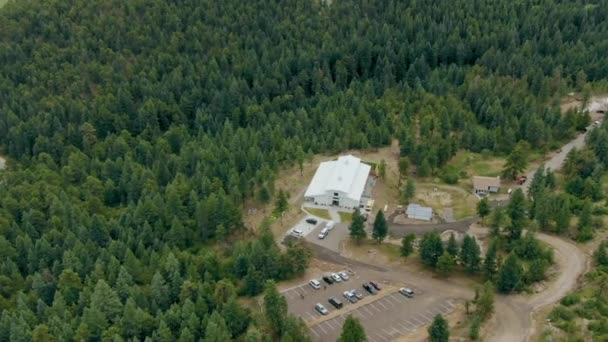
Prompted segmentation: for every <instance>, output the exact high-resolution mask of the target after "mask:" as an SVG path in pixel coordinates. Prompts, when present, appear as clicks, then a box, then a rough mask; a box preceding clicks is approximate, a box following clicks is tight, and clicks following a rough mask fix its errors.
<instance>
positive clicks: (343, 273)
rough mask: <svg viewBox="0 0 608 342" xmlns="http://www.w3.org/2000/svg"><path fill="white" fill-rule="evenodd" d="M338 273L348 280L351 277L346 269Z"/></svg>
mask: <svg viewBox="0 0 608 342" xmlns="http://www.w3.org/2000/svg"><path fill="white" fill-rule="evenodd" d="M338 275H339V276H340V278H342V280H345V281H346V280H348V279H350V277H349V276H348V273H346V272H344V271H342V272H339V273H338Z"/></svg>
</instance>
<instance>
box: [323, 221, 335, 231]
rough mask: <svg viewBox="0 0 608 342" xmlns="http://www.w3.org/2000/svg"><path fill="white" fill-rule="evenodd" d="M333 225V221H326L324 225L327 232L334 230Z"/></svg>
mask: <svg viewBox="0 0 608 342" xmlns="http://www.w3.org/2000/svg"><path fill="white" fill-rule="evenodd" d="M335 225H336V223H335V222H334V221H327V223H326V224H325V228H327V229H328V230H332V229H334V226H335Z"/></svg>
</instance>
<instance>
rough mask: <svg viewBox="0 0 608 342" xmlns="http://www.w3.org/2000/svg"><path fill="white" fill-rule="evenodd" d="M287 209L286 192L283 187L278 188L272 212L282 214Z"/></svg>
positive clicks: (277, 214)
mask: <svg viewBox="0 0 608 342" xmlns="http://www.w3.org/2000/svg"><path fill="white" fill-rule="evenodd" d="M287 209H289V202H288V201H287V194H286V193H285V191H283V189H279V194H278V195H277V200H276V202H275V204H274V214H275V215H276V216H281V217H282V215H283V213H284V212H286V211H287Z"/></svg>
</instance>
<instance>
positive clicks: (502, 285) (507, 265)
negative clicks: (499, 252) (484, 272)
mask: <svg viewBox="0 0 608 342" xmlns="http://www.w3.org/2000/svg"><path fill="white" fill-rule="evenodd" d="M523 276H524V269H523V267H522V266H521V264H520V262H519V260H517V257H516V256H515V254H513V253H511V254H509V256H508V257H507V258H506V259H505V262H504V263H503V264H502V266H501V267H500V271H499V272H498V277H497V280H496V288H497V289H498V291H500V292H502V293H510V292H514V291H519V290H520V289H521V287H522V281H523Z"/></svg>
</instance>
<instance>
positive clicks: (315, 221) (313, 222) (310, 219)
mask: <svg viewBox="0 0 608 342" xmlns="http://www.w3.org/2000/svg"><path fill="white" fill-rule="evenodd" d="M317 222H319V221H317V219H314V218H312V217H310V218H307V219H306V223H310V224H317Z"/></svg>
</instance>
